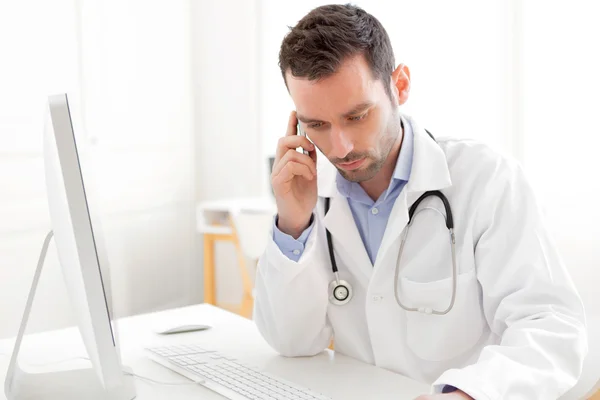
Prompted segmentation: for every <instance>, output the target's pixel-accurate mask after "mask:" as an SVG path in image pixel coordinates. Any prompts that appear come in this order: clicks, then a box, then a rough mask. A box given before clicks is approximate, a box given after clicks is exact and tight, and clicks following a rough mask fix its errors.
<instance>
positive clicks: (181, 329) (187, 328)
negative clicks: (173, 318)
mask: <svg viewBox="0 0 600 400" xmlns="http://www.w3.org/2000/svg"><path fill="white" fill-rule="evenodd" d="M210 328H211V326H209V325H196V324H190V325H179V326H174V327H172V328H168V329H165V330H162V331H159V332H157V333H159V334H161V335H171V334H173V333H185V332H196V331H205V330H207V329H210Z"/></svg>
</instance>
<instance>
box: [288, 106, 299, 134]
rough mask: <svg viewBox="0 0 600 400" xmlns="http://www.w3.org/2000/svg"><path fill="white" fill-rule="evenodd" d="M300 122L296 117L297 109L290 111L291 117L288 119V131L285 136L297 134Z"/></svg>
mask: <svg viewBox="0 0 600 400" xmlns="http://www.w3.org/2000/svg"><path fill="white" fill-rule="evenodd" d="M297 124H298V119H297V118H296V111H292V112H291V113H290V117H289V119H288V126H287V131H286V132H285V136H294V135H297V134H298V132H297V129H296V125H297Z"/></svg>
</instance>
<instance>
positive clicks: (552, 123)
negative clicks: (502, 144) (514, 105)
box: [521, 0, 600, 316]
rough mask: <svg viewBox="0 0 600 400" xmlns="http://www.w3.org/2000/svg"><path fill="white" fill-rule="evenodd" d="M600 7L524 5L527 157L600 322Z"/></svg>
mask: <svg viewBox="0 0 600 400" xmlns="http://www.w3.org/2000/svg"><path fill="white" fill-rule="evenodd" d="M599 15H600V3H598V2H591V1H581V0H579V1H569V2H566V1H561V2H546V1H541V0H530V1H527V2H523V16H524V27H525V29H524V32H523V33H524V35H523V37H524V41H523V49H522V65H521V68H522V71H523V80H522V82H523V93H522V94H523V99H524V101H523V106H524V112H523V138H522V139H523V154H524V163H525V167H526V170H527V171H528V173H529V175H530V177H531V179H532V181H533V182H534V183H535V185H536V189H537V192H538V194H539V195H540V198H541V201H542V202H543V204H544V207H545V210H546V214H547V217H548V225H549V227H550V229H551V230H552V233H553V235H554V237H555V238H556V242H557V244H558V247H559V249H560V251H561V253H562V255H563V258H564V261H565V262H566V264H567V266H568V267H569V269H570V271H571V273H572V275H573V278H574V280H575V282H576V284H577V285H578V287H579V288H580V291H581V294H582V296H583V298H584V300H585V302H586V304H587V305H588V311H590V313H592V314H594V315H597V316H600V297H599V294H598V288H599V287H600V286H599V285H600V268H599V266H600V208H599V207H598V202H597V201H596V200H597V199H598V198H599V197H600V180H599V179H598V173H599V172H600V157H599V154H598V151H599V149H600V125H599V124H598V110H600V97H599V96H598V93H600V75H599V74H598V71H600V52H599V51H598V38H600V25H599V24H598V16H599Z"/></svg>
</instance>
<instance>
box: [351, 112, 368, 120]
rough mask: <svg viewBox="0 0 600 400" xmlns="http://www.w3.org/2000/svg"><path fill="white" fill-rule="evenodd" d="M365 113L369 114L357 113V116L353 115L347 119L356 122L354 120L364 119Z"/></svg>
mask: <svg viewBox="0 0 600 400" xmlns="http://www.w3.org/2000/svg"><path fill="white" fill-rule="evenodd" d="M367 115H369V113H364V114H362V115H357V116H354V117H349V118H348V119H349V120H350V121H354V122H356V121H360V120H362V119H364V118H365V117H366V116H367Z"/></svg>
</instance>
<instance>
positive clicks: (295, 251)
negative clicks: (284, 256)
mask: <svg viewBox="0 0 600 400" xmlns="http://www.w3.org/2000/svg"><path fill="white" fill-rule="evenodd" d="M292 253H294V255H295V256H297V255H299V254H300V250H298V249H296V250H294V251H293V252H292Z"/></svg>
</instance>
